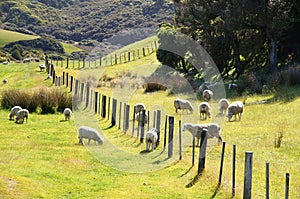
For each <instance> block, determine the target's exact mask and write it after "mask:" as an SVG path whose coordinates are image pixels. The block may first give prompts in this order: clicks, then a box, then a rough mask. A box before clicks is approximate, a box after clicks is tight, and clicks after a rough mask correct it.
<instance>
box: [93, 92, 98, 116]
mask: <svg viewBox="0 0 300 199" xmlns="http://www.w3.org/2000/svg"><path fill="white" fill-rule="evenodd" d="M94 103H95V111H94V113H95V114H97V111H98V92H97V91H96V92H95V102H94Z"/></svg>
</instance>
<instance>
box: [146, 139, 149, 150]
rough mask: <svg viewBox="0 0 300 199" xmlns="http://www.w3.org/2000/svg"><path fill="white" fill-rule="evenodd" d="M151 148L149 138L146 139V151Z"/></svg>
mask: <svg viewBox="0 0 300 199" xmlns="http://www.w3.org/2000/svg"><path fill="white" fill-rule="evenodd" d="M148 150H149V147H148V139H147V140H146V151H148Z"/></svg>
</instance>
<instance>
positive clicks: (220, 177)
mask: <svg viewBox="0 0 300 199" xmlns="http://www.w3.org/2000/svg"><path fill="white" fill-rule="evenodd" d="M225 146H226V142H223V145H222V154H221V162H220V173H219V181H218V184H219V185H220V184H221V182H222V174H223V163H224V154H225Z"/></svg>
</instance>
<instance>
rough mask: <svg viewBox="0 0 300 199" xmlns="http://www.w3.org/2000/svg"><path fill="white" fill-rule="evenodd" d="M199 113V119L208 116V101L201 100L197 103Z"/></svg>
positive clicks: (204, 118)
mask: <svg viewBox="0 0 300 199" xmlns="http://www.w3.org/2000/svg"><path fill="white" fill-rule="evenodd" d="M199 113H200V120H201V119H203V120H206V119H207V117H210V105H209V103H208V102H201V103H200V104H199ZM201 116H202V117H201Z"/></svg>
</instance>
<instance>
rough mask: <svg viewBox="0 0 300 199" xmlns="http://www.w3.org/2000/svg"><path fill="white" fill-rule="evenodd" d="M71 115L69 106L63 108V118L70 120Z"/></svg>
mask: <svg viewBox="0 0 300 199" xmlns="http://www.w3.org/2000/svg"><path fill="white" fill-rule="evenodd" d="M71 115H72V110H71V109H70V108H65V110H64V116H65V120H70V118H71Z"/></svg>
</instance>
